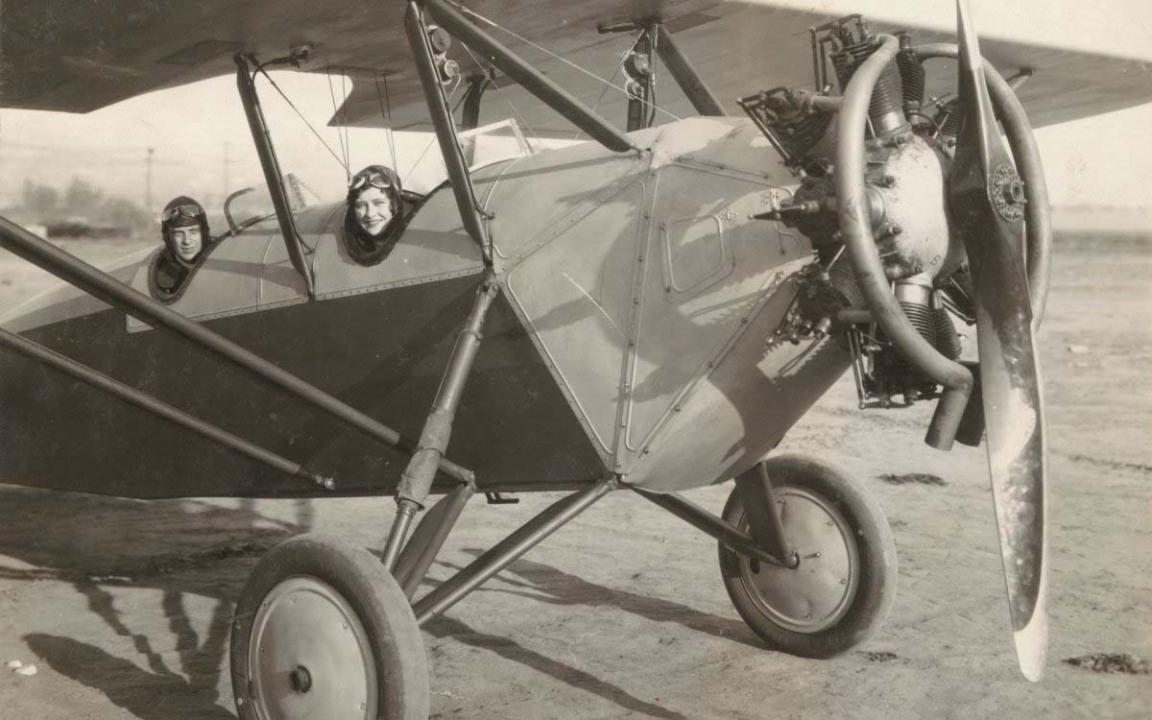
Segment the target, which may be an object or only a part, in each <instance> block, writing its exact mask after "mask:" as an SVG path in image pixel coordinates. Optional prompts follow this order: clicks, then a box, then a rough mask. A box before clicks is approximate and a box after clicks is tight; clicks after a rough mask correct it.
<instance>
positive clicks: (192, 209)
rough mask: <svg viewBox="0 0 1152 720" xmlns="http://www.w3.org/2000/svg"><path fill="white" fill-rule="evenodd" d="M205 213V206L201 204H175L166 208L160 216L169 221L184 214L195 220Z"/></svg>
mask: <svg viewBox="0 0 1152 720" xmlns="http://www.w3.org/2000/svg"><path fill="white" fill-rule="evenodd" d="M203 215H204V208H202V207H200V206H199V205H194V204H189V205H175V206H173V207H170V208H168V209H167V210H165V211H164V213H163V214H162V215H161V216H160V219H161V220H163V221H164V222H169V221H171V220H173V219H175V218H177V217H180V216H183V217H186V218H192V219H193V220H195V219H197V218H200V217H202V216H203Z"/></svg>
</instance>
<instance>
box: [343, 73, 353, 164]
mask: <svg viewBox="0 0 1152 720" xmlns="http://www.w3.org/2000/svg"><path fill="white" fill-rule="evenodd" d="M340 97H341V98H342V101H341V103H340V111H341V114H342V115H343V120H342V121H341V123H340V125H341V128H340V129H341V130H342V131H343V133H344V162H345V164H347V165H349V166H351V165H352V130H351V129H350V128H349V127H348V76H347V75H346V74H344V73H340Z"/></svg>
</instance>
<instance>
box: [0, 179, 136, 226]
mask: <svg viewBox="0 0 1152 720" xmlns="http://www.w3.org/2000/svg"><path fill="white" fill-rule="evenodd" d="M9 211H15V212H13V214H14V215H18V216H20V217H23V218H25V221H26V222H31V223H37V224H41V225H44V226H46V227H48V228H49V230H50V231H51V229H52V228H53V227H56V228H60V229H62V230H64V232H63V233H56V234H74V233H71V232H67V230H68V229H69V228H71V229H74V230H76V233H75V234H83V229H84V228H85V227H89V228H92V229H95V230H99V229H107V230H119V231H120V232H123V231H129V232H136V231H139V230H143V229H147V228H148V227H150V226H151V225H152V224H154V223H155V219H154V218H152V217H150V216H149V214H148V212H147V211H145V209H144V208H143V207H141V206H140V205H139V204H137V203H134V202H132V201H131V200H128V199H126V198H124V197H120V196H117V195H106V194H105V193H104V191H102V190H101V189H100V188H98V187H96V186H95V185H93V184H92V183H89V182H87V181H86V180H83V179H81V178H72V181H71V182H70V183H68V186H67V187H66V188H65V189H64V190H63V191H61V190H58V189H56V188H54V187H52V186H50V185H42V184H40V183H38V182H36V181H34V180H25V181H24V188H23V192H22V193H21V202H20V204H19V205H18V206H16V207H15V208H9Z"/></svg>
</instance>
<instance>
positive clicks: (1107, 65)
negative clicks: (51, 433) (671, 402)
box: [0, 0, 1152, 134]
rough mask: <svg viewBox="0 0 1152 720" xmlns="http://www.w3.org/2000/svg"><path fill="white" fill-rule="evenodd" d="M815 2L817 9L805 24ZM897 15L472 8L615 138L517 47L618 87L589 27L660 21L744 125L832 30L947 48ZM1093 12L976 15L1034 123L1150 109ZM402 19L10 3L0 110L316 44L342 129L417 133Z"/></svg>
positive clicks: (1136, 49)
mask: <svg viewBox="0 0 1152 720" xmlns="http://www.w3.org/2000/svg"><path fill="white" fill-rule="evenodd" d="M814 5H815V6H817V7H818V10H812V9H811V8H812V6H814ZM905 5H907V6H908V7H907V9H903V10H901V9H899V8H897V9H893V7H892V5H891V4H890V3H883V2H880V1H879V0H856V1H855V2H849V1H847V0H824V1H823V2H820V3H813V2H811V0H771V1H768V2H716V1H715V0H680V1H677V0H583V1H582V2H578V3H575V2H567V1H561V0H535V1H534V2H523V3H509V2H503V1H501V0H474V1H472V2H468V3H467V6H468V7H469V8H471V9H474V10H475V11H476V12H477V13H479V14H481V15H483V16H485V17H488V18H491V19H492V20H493V21H495V22H497V23H499V25H500V26H501V27H503V28H507V29H509V30H511V31H513V32H514V33H515V34H516V35H519V36H520V37H522V38H524V40H521V39H518V38H517V37H515V36H513V35H511V34H508V33H505V32H504V31H503V30H495V29H492V28H489V29H490V30H492V32H493V34H494V35H496V36H497V37H498V38H500V39H501V40H503V41H505V42H506V43H507V44H508V46H509V47H511V48H512V49H514V50H516V51H517V52H520V53H522V54H523V55H524V56H525V57H526V58H528V59H530V60H531V61H533V62H534V63H537V64H538V66H539V67H540V68H541V69H542V70H544V71H545V72H546V73H548V75H549V76H550V77H552V78H553V79H555V80H556V81H558V82H560V83H561V84H562V85H564V87H565V88H567V89H568V90H569V91H570V92H573V93H574V94H576V95H577V96H578V97H580V98H581V99H583V100H584V102H585V103H586V104H588V105H589V106H594V107H596V108H597V109H598V110H599V111H600V112H602V113H603V114H604V115H606V116H607V117H609V118H610V119H612V120H614V121H615V120H617V119H618V120H619V121H620V123H621V124H623V119H624V117H625V111H624V106H625V98H624V96H623V94H622V93H621V92H620V91H619V90H617V89H612V88H608V89H605V85H604V84H603V83H602V82H601V81H599V80H597V79H596V78H594V77H592V76H590V75H588V74H585V73H584V72H581V71H580V70H577V69H575V68H573V67H572V66H570V65H568V64H566V63H565V62H564V61H561V60H558V59H556V58H554V57H550V56H548V55H546V54H544V53H542V52H541V51H540V50H538V49H536V48H535V47H532V45H530V44H528V43H527V42H525V40H526V41H530V42H531V43H534V44H537V45H540V46H543V47H546V48H548V49H549V50H550V51H552V52H554V53H556V54H558V55H560V56H562V57H563V58H564V59H565V60H566V61H569V62H572V63H575V64H577V65H580V66H581V67H583V68H586V69H587V70H588V71H590V72H591V73H593V74H595V75H597V76H599V77H601V78H609V79H613V83H614V84H615V85H617V86H620V85H622V84H623V83H622V79H621V77H620V75H619V74H618V72H617V68H618V66H619V61H620V56H621V54H622V53H623V52H625V51H626V50H627V49H628V47H629V46H630V44H631V41H632V39H631V37H629V36H627V34H621V35H600V34H598V33H597V32H596V26H597V24H598V23H601V22H619V21H622V20H627V19H630V18H631V19H635V18H651V17H662V18H663V19H664V21H665V23H666V25H667V26H668V28H669V30H671V31H672V35H673V37H674V38H675V40H676V42H677V43H678V44H679V45H680V46H681V49H682V50H683V51H684V52H685V54H687V55H688V57H689V58H690V59H691V60H692V61H693V63H694V64H695V65H696V67H697V69H698V71H699V72H700V74H701V75H702V76H703V77H704V79H705V81H706V82H708V83H709V85H711V86H712V88H713V90H714V91H715V92H716V94H717V95H718V96H719V97H721V98H722V99H723V100H724V101H725V102H726V103H727V104H728V105H729V107H730V109H731V110H732V111H733V112H736V111H737V109H736V105H735V102H734V101H735V98H737V97H739V96H741V95H746V94H750V93H752V92H755V91H757V90H761V89H765V88H768V87H774V86H777V85H790V86H809V85H810V84H811V78H812V71H811V53H810V50H809V45H808V34H807V28H808V27H810V26H811V25H814V24H819V23H821V22H825V21H826V20H828V19H830V18H833V17H838V16H841V15H843V14H847V13H850V12H863V13H865V14H866V16H868V17H870V18H875V19H876V20H877V22H875V23H874V24H875V26H876V27H877V28H879V29H884V30H892V29H896V28H901V29H909V30H913V31H914V36H915V37H916V39H917V40H918V41H925V42H927V41H938V40H948V39H951V35H950V34H949V33H950V31H949V30H948V28H949V25H950V22H951V20H950V19H949V14H950V13H951V4H950V3H949V2H946V1H945V0H930V1H929V2H919V3H906V4H905ZM937 5H939V6H940V7H939V8H937V7H936V6H937ZM1087 10H1088V9H1086V8H1084V7H1083V6H1081V5H1076V6H1069V7H1067V8H1063V7H1060V8H1058V7H1057V4H1054V3H1050V2H1041V1H1040V0H1028V1H1027V2H1020V3H1014V4H1013V5H1012V7H1011V8H1008V9H1006V8H1003V7H1001V4H1000V3H992V2H985V3H979V4H978V6H977V15H978V16H979V20H980V24H981V26H982V27H984V28H988V30H987V31H986V32H985V33H984V37H982V39H981V42H982V46H983V47H985V54H986V55H987V56H988V57H989V59H991V60H992V61H993V62H994V63H995V64H996V65H997V66H998V67H999V68H1000V69H1001V70H1002V71H1003V72H1005V74H1008V75H1011V74H1014V73H1015V72H1017V71H1018V70H1020V69H1022V68H1028V69H1031V70H1033V71H1034V73H1035V75H1034V77H1033V78H1032V79H1031V80H1029V81H1028V83H1027V84H1026V85H1025V86H1024V87H1023V89H1022V90H1021V95H1022V99H1023V101H1024V104H1025V106H1026V107H1027V109H1028V111H1029V113H1030V116H1031V117H1032V120H1033V124H1035V125H1046V124H1052V123H1058V122H1063V121H1066V120H1071V119H1075V118H1078V117H1083V116H1086V115H1092V114H1098V113H1102V112H1107V111H1110V110H1116V109H1120V108H1123V107H1128V106H1131V105H1137V104H1140V103H1143V102H1147V101H1149V100H1150V99H1152V49H1146V48H1145V47H1143V45H1142V44H1141V43H1139V42H1136V41H1133V40H1126V39H1125V35H1124V33H1125V27H1130V26H1132V19H1131V18H1125V17H1123V16H1119V14H1118V16H1117V17H1110V16H1109V13H1107V12H1099V11H1094V12H1091V13H1089V12H1087ZM403 11H404V3H402V2H399V1H398V0H395V1H390V2H383V1H381V0H325V1H324V2H315V1H314V0H275V1H272V0H195V1H194V2H188V1H178V0H7V1H6V2H4V3H3V5H2V6H0V106H3V107H10V108H28V109H38V110H61V111H67V112H88V111H91V110H95V109H97V108H100V107H104V106H106V105H109V104H112V103H114V102H117V101H119V100H123V99H125V98H128V97H132V96H135V95H139V94H142V93H145V92H149V91H152V90H156V89H160V88H164V87H171V86H176V85H181V84H184V83H189V82H193V81H195V80H200V79H203V78H207V77H212V76H216V75H222V74H228V73H231V72H233V71H234V65H233V62H232V55H233V54H234V53H236V52H240V51H243V52H251V53H254V54H255V55H256V56H257V57H259V58H261V59H269V58H272V57H277V56H282V55H285V54H286V53H287V52H288V49H289V47H290V46H292V45H295V44H299V43H304V42H307V43H310V44H311V45H312V46H313V48H314V51H313V54H312V59H311V61H310V62H309V63H308V64H307V65H306V66H304V68H303V69H304V70H306V71H311V72H321V73H325V72H331V73H342V74H348V75H351V76H352V77H353V78H354V82H355V84H354V89H353V92H352V94H351V95H350V97H349V98H348V100H347V102H346V103H345V104H344V106H343V107H342V108H341V109H340V111H339V112H338V113H337V114H336V116H335V117H334V118H333V124H347V125H357V126H382V125H384V124H390V125H391V126H392V127H394V128H397V129H404V128H410V129H425V128H426V125H425V122H426V107H425V105H424V102H423V98H422V96H421V93H420V87H419V82H418V80H417V78H416V73H415V70H414V68H413V67H412V65H411V61H410V57H409V53H408V49H407V47H406V44H405V42H404V37H403V31H402V23H401V20H402V14H403ZM1086 23H1088V24H1087V25H1086ZM1135 25H1136V26H1139V25H1140V23H1139V22H1136V23H1135ZM1101 29H1102V30H1101ZM1096 30H1101V31H1100V32H1096ZM1117 39H1119V41H1118V42H1117ZM452 53H453V56H454V57H455V58H456V59H457V60H458V61H459V62H460V63H461V66H462V67H463V68H464V69H465V71H466V72H467V71H468V70H471V69H475V68H476V67H477V66H476V63H475V62H474V61H473V59H472V58H471V57H470V56H469V54H468V53H467V52H466V51H465V50H464V49H463V48H462V47H460V46H459V44H457V46H456V47H455V48H454V49H453V51H452ZM657 73H658V74H657V83H658V85H657V101H658V104H659V105H660V106H661V107H662V108H663V109H664V110H666V111H667V112H668V113H670V114H671V115H675V116H681V117H683V116H688V115H692V114H694V113H693V111H692V110H691V106H690V105H689V104H688V102H687V100H686V99H685V98H684V97H683V95H682V94H681V93H680V91H679V90H678V88H676V87H675V86H674V83H673V82H672V81H671V79H670V78H669V77H668V76H667V74H666V73H665V72H663V68H662V67H660V66H659V64H657ZM933 75H934V77H935V78H936V84H935V85H932V84H930V86H929V92H932V91H933V90H936V91H937V92H940V93H944V92H949V91H950V90H951V87H950V82H951V81H952V78H953V77H954V71H953V70H952V68H950V67H945V66H944V65H943V64H942V63H941V66H940V67H938V68H937V72H935V73H933ZM613 76H615V77H613ZM385 77H386V78H387V83H386V85H387V94H388V98H387V100H388V101H389V102H388V105H389V106H390V108H391V113H390V115H391V121H390V122H387V123H386V122H385V120H384V118H383V117H382V112H381V108H382V103H381V97H380V93H381V92H382V88H383V86H384V82H383V80H384V78H385ZM497 84H498V85H499V87H500V89H499V90H489V94H488V95H487V96H486V98H485V102H484V103H483V106H482V109H483V111H482V116H481V122H486V121H489V120H494V119H500V118H505V117H509V116H514V117H518V119H519V120H520V122H521V124H522V125H524V126H526V127H527V128H529V129H530V130H531V131H532V132H536V133H541V134H558V133H561V134H568V133H572V132H574V130H573V129H572V128H571V126H570V125H568V124H567V123H566V122H565V121H564V120H563V119H562V118H560V117H559V116H558V115H556V114H555V113H553V112H552V111H551V110H549V109H548V108H546V107H544V106H542V105H541V104H540V103H539V102H538V101H536V100H535V99H533V98H532V97H530V96H529V95H528V94H527V93H525V92H524V91H523V90H521V89H519V88H516V87H514V86H512V85H511V84H510V82H509V81H508V80H506V79H500V78H498V79H497ZM460 92H462V90H459V91H458V93H460ZM458 97H459V95H457V98H458ZM662 119H663V120H667V119H670V117H669V115H666V114H663V113H659V114H658V116H657V122H661V120H662Z"/></svg>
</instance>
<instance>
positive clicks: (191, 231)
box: [149, 195, 212, 302]
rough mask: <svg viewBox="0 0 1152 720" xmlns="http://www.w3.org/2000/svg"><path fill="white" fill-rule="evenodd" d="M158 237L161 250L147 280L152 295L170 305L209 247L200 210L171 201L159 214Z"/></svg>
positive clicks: (179, 199) (184, 199) (181, 199)
mask: <svg viewBox="0 0 1152 720" xmlns="http://www.w3.org/2000/svg"><path fill="white" fill-rule="evenodd" d="M160 234H161V236H162V237H163V239H164V247H163V249H161V251H160V252H159V253H158V254H157V255H156V258H155V259H154V260H153V261H152V272H151V273H149V277H150V280H151V287H152V294H153V295H154V296H156V297H157V298H159V299H161V300H167V301H169V302H171V301H172V300H175V299H176V298H177V297H179V296H180V294H181V293H183V292H184V287H185V286H186V285H187V284H188V281H189V279H190V278H191V277H192V272H193V271H194V270H195V269H196V267H197V265H199V263H200V261H201V260H202V259H203V258H204V256H205V254H206V250H207V249H208V247H209V246H210V245H211V242H212V237H211V236H210V235H209V234H208V218H207V216H206V215H205V213H204V207H203V206H202V205H201V204H200V203H198V202H196V201H195V200H193V199H192V198H190V197H187V196H185V195H181V196H180V197H177V198H174V199H173V200H172V201H171V202H169V203H168V204H167V205H165V206H164V211H163V212H162V213H161V214H160Z"/></svg>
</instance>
